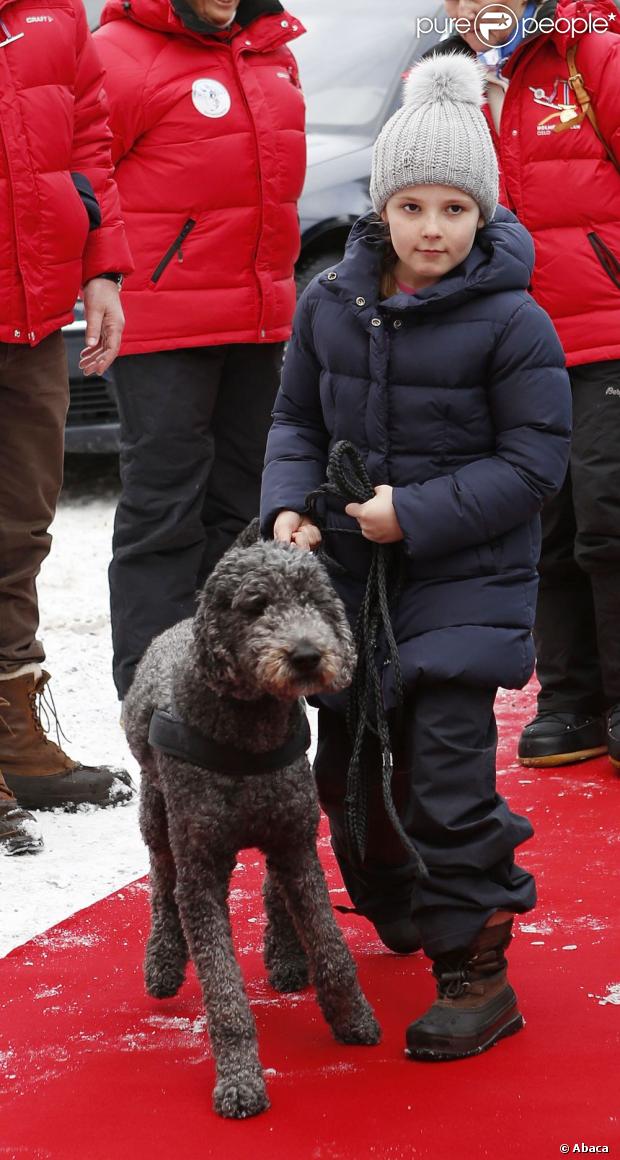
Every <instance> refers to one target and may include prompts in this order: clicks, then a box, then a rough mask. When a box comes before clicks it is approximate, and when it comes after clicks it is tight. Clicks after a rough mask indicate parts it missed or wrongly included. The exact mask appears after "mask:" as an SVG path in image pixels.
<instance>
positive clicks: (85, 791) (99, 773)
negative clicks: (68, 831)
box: [0, 672, 135, 810]
mask: <svg viewBox="0 0 620 1160" xmlns="http://www.w3.org/2000/svg"><path fill="white" fill-rule="evenodd" d="M49 679H50V677H49V673H45V672H42V673H41V675H40V676H38V675H37V674H36V673H32V672H29V673H22V674H20V675H19V676H16V677H11V678H10V679H9V680H2V681H0V767H1V768H2V770H3V773H4V777H5V780H6V784H7V786H8V788H9V789H10V790H11V791H12V792H13V793H14V794H15V797H16V798H17V801H18V802H19V804H20V806H25V807H26V809H32V810H49V809H54V808H58V807H59V808H61V809H65V810H72V809H75V808H76V806H78V805H82V804H91V805H96V806H109V805H118V804H120V803H122V802H126V801H129V800H130V798H132V797H133V795H134V792H135V788H134V785H133V782H132V780H131V778H130V776H129V774H128V773H126V771H125V770H123V769H112V768H109V767H108V766H86V765H81V764H80V763H79V762H77V761H73V759H72V758H71V757H69V756H68V755H67V754H66V753H65V752H64V750H62V749H61V748H60V746H59V745H57V744H56V743H55V742H54V741H50V739H49V737H47V735H46V733H45V730H44V728H43V726H42V724H41V719H40V715H39V708H40V702H41V698H42V696H43V694H44V690H45V686H46V685H47V682H48V681H49ZM47 705H48V707H49V709H50V712H51V714H52V716H53V717H54V719H55V720H56V713H55V709H54V703H53V701H52V700H51V698H50V700H48V702H47Z"/></svg>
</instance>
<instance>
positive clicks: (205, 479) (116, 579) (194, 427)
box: [110, 343, 282, 699]
mask: <svg viewBox="0 0 620 1160" xmlns="http://www.w3.org/2000/svg"><path fill="white" fill-rule="evenodd" d="M281 361H282V344H281V343H269V344H266V345H250V344H244V345H227V346H217V347H200V348H196V349H184V350H172V351H157V352H155V353H153V354H141V355H140V354H139V355H126V356H125V357H123V358H119V359H117V361H116V363H115V364H114V370H115V378H116V383H117V388H118V405H119V412H120V418H121V456H120V471H121V481H122V486H123V489H122V493H121V498H120V502H119V505H118V508H117V512H116V519H115V524H114V539H113V559H112V563H111V565H110V602H111V613H112V640H113V645H114V681H115V684H116V687H117V689H118V693H119V696H120V697H121V699H122V698H123V697H124V696H125V694H126V692H127V690H128V689H129V686H130V685H131V682H132V680H133V675H134V671H135V667H136V664H137V663H138V661H139V660H140V658H141V657H142V655H143V653H144V651H145V649H146V648H147V646H148V645H149V643H150V641H151V640H152V639H153V637H154V636H157V634H158V633H160V632H163V630H164V629H165V628H169V627H170V626H171V625H173V624H176V623H178V621H180V620H183V619H184V618H185V617H187V616H192V615H193V612H194V606H195V597H196V591H197V589H198V588H200V587H201V585H202V584H203V582H204V580H205V579H206V577H207V576H208V575H209V573H210V572H211V570H212V568H213V566H214V565H215V564H216V563H217V561H218V560H219V558H220V556H221V555H222V554H223V553H224V552H225V551H226V549H227V548H228V547H229V546H230V544H231V543H232V542H233V540H234V539H235V537H236V536H237V535H238V533H239V532H240V531H241V529H242V528H244V527H245V526H246V524H248V523H249V522H250V520H251V519H252V518H253V517H254V516H255V515H257V514H258V508H259V498H260V482H261V473H262V467H263V459H264V455H265V444H266V440H267V433H268V431H269V426H270V423H271V411H272V408H273V404H274V400H275V396H276V391H277V388H278V383H279V378H280V366H281Z"/></svg>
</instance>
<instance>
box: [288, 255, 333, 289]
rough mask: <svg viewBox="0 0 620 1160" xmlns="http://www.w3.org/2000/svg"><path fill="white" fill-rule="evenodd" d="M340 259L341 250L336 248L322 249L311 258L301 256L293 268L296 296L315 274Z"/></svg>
mask: <svg viewBox="0 0 620 1160" xmlns="http://www.w3.org/2000/svg"><path fill="white" fill-rule="evenodd" d="M341 261H342V252H341V251H338V250H322V251H321V253H320V254H313V255H312V257H311V258H302V259H301V260H300V261H299V262H298V263H297V267H296V269H295V285H296V287H297V297H298V298H299V295H300V294H301V293H302V291H304V290H305V289H306V286H307V285H308V283H309V282H311V281H312V279H313V278H315V277H316V275H317V274H321V273H322V272H323V270H329V269H330V268H331V267H333V266H336V265H337V264H338V262H341Z"/></svg>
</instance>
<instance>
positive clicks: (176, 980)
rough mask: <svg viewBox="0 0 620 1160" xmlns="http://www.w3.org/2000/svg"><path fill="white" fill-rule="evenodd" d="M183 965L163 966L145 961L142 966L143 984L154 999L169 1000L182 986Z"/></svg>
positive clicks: (183, 976)
mask: <svg viewBox="0 0 620 1160" xmlns="http://www.w3.org/2000/svg"><path fill="white" fill-rule="evenodd" d="M184 979H185V964H183V966H180V965H178V964H176V963H175V964H172V963H168V964H164V965H162V964H161V963H156V962H152V961H151V960H149V959H147V960H146V963H145V964H144V983H145V986H146V989H147V992H148V994H149V995H152V996H153V998H154V999H171V998H172V996H173V995H176V993H177V991H178V990H179V989H180V987H181V986H182V984H183V981H184Z"/></svg>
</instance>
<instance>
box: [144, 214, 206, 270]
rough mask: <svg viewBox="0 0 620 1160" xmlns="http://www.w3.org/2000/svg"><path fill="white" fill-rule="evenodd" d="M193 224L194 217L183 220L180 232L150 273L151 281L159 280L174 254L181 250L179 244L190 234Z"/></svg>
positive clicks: (194, 223)
mask: <svg viewBox="0 0 620 1160" xmlns="http://www.w3.org/2000/svg"><path fill="white" fill-rule="evenodd" d="M195 225H196V221H195V219H194V218H188V219H187V221H186V222H185V225H184V226H183V228H182V230H180V232H179V233H178V234H177V236H176V238H175V239H174V241H173V243H172V245H171V246H169V247H168V249H167V250H166V253H165V254H164V256H163V258H162V260H161V262H160V263H159V265H157V266H156V267H155V269H154V270H153V273H152V274H151V282H159V279H160V278H161V276H162V274H163V272H164V270H165V269H166V266H169V265H170V263H171V261H172V259H173V258H174V255H175V254H178V253H180V252H181V246H182V245H183V242H184V241H185V239H186V237H187V235H188V234H191V232H192V230H193V228H194V226H195Z"/></svg>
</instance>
